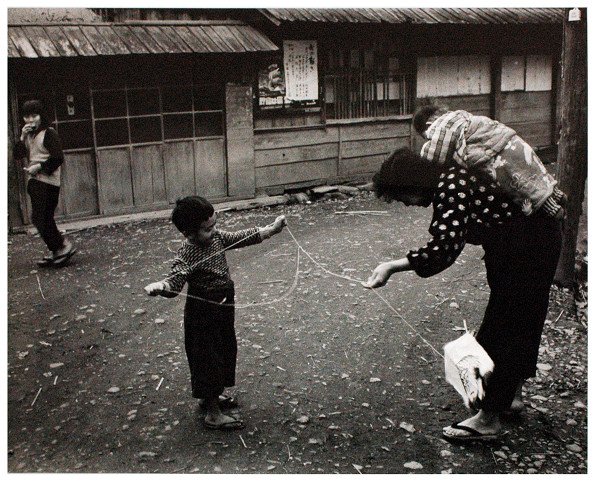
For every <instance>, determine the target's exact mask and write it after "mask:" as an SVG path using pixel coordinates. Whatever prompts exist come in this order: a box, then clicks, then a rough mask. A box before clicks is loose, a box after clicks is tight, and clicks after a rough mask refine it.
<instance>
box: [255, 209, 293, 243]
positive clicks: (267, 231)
mask: <svg viewBox="0 0 597 480" xmlns="http://www.w3.org/2000/svg"><path fill="white" fill-rule="evenodd" d="M286 225H287V222H286V215H280V216H279V217H278V218H276V219H275V220H274V222H273V223H270V224H269V225H267V226H265V227H262V228H260V229H259V234H260V235H261V238H262V239H264V240H265V239H266V238H270V237H272V236H274V235H275V234H276V233H280V232H281V231H282V230H283V229H284V226H286Z"/></svg>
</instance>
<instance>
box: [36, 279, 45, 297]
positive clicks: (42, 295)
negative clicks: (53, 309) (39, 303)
mask: <svg viewBox="0 0 597 480" xmlns="http://www.w3.org/2000/svg"><path fill="white" fill-rule="evenodd" d="M35 277H36V278H37V285H38V287H39V293H41V298H43V299H44V300H46V297H44V292H43V291H42V289H41V282H40V281H39V275H35Z"/></svg>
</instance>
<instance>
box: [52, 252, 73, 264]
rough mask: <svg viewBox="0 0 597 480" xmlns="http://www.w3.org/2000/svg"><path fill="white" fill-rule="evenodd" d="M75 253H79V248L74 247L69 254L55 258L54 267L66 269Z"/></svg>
mask: <svg viewBox="0 0 597 480" xmlns="http://www.w3.org/2000/svg"><path fill="white" fill-rule="evenodd" d="M75 253H77V248H76V247H72V248H71V249H70V250H69V251H68V252H66V253H63V254H62V255H57V256H56V257H54V262H53V263H52V265H53V266H55V267H64V266H65V265H66V264H67V263H68V261H69V260H70V258H71V257H72V256H73V255H74V254H75Z"/></svg>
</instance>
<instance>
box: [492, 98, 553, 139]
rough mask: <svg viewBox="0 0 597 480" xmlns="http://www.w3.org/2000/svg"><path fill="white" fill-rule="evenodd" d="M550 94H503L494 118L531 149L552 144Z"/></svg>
mask: <svg viewBox="0 0 597 480" xmlns="http://www.w3.org/2000/svg"><path fill="white" fill-rule="evenodd" d="M552 109H553V106H552V92H551V91H543V92H503V93H502V94H501V98H500V102H499V106H498V109H497V111H496V117H497V119H498V120H500V121H501V122H503V123H505V124H506V125H509V126H510V127H512V128H513V129H514V130H516V131H517V132H518V134H519V135H520V136H521V137H522V138H523V139H524V140H525V141H526V142H527V143H529V145H531V146H532V147H533V148H540V147H548V146H551V145H552V144H553V141H552V131H553V125H552V121H551V117H552Z"/></svg>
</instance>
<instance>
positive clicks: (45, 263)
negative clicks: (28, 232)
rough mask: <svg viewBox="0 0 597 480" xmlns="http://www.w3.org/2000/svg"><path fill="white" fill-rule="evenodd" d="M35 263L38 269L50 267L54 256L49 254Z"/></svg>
mask: <svg viewBox="0 0 597 480" xmlns="http://www.w3.org/2000/svg"><path fill="white" fill-rule="evenodd" d="M36 263H37V266H38V267H39V268H48V267H51V266H52V265H54V254H53V253H52V252H50V253H48V254H47V255H46V256H44V258H42V259H41V260H38V261H37V262H36Z"/></svg>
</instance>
